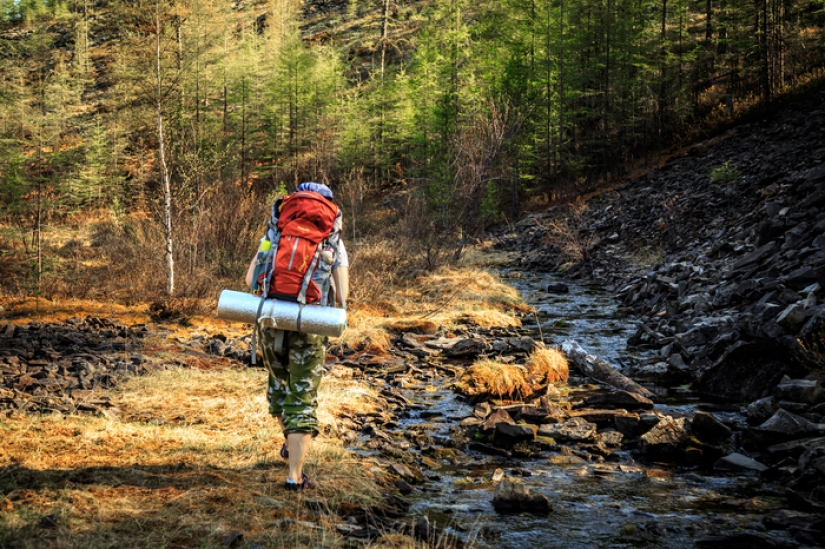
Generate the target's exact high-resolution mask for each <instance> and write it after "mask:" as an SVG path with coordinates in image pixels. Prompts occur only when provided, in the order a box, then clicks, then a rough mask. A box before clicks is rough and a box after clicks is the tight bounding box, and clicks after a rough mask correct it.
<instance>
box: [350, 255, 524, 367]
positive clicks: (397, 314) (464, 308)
mask: <svg viewBox="0 0 825 549" xmlns="http://www.w3.org/2000/svg"><path fill="white" fill-rule="evenodd" d="M380 303H381V307H379V308H376V307H375V306H373V305H371V304H359V305H356V306H353V307H351V308H350V310H349V325H348V327H347V330H346V331H345V332H344V335H343V336H342V337H341V341H342V342H343V343H346V344H347V345H349V346H351V347H358V346H359V345H361V344H362V342H364V341H367V340H368V341H369V343H370V344H371V345H372V346H374V348H375V350H376V351H378V350H383V351H386V350H387V349H388V348H389V343H390V341H391V339H392V338H391V335H390V333H391V332H394V331H408V329H409V330H412V329H414V328H416V327H419V328H420V329H421V331H422V332H434V331H436V330H437V329H438V328H439V327H443V328H444V329H447V330H449V329H451V328H453V327H454V326H455V325H457V324H466V323H471V324H475V325H478V326H480V327H483V328H489V327H492V326H520V325H521V321H520V320H519V319H518V318H517V317H516V315H515V313H517V312H528V311H531V310H532V309H530V307H529V306H527V305H526V304H525V303H524V302H523V301H522V300H521V296H520V295H519V294H518V292H517V291H516V290H515V289H514V288H512V287H510V286H508V285H506V284H505V283H503V282H501V281H500V280H499V279H498V278H497V277H495V276H494V275H492V274H491V273H489V272H487V271H484V270H481V269H479V268H477V267H466V268H449V267H444V268H441V269H439V270H437V271H435V272H432V273H427V274H425V275H421V276H419V277H417V278H416V279H414V280H413V281H411V282H410V283H408V284H406V285H404V286H402V287H400V288H398V289H396V290H395V291H391V288H390V287H387V288H386V291H385V293H383V294H382V295H381V300H380Z"/></svg>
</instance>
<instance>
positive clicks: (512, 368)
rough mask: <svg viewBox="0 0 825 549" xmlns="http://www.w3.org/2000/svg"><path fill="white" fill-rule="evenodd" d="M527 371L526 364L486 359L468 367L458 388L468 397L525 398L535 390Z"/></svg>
mask: <svg viewBox="0 0 825 549" xmlns="http://www.w3.org/2000/svg"><path fill="white" fill-rule="evenodd" d="M526 373H527V372H526V369H525V367H524V366H518V365H514V364H503V363H501V362H497V361H495V360H490V359H484V360H481V361H479V362H476V363H475V364H473V365H472V366H470V367H469V368H467V371H466V372H465V373H464V375H462V376H461V378H460V379H459V382H458V384H457V386H456V389H457V391H458V392H459V393H461V394H463V395H465V396H468V397H494V398H515V399H518V398H523V397H524V396H526V395H529V394H532V392H533V384H532V383H530V382H528V381H527V379H526V376H525V374H526Z"/></svg>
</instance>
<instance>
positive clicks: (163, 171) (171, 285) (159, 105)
mask: <svg viewBox="0 0 825 549" xmlns="http://www.w3.org/2000/svg"><path fill="white" fill-rule="evenodd" d="M161 33H162V29H161V24H160V5H159V4H158V3H156V4H155V38H156V41H155V46H156V49H155V61H156V62H157V84H158V87H157V97H156V102H155V107H156V109H157V124H158V126H157V127H158V161H159V163H160V176H161V179H162V180H163V232H164V238H165V241H166V250H165V255H164V259H165V263H166V294H167V295H168V296H170V297H171V296H172V295H174V293H175V260H174V257H173V256H172V186H171V183H170V181H169V169H168V168H167V166H166V152H165V150H164V143H163V88H162V82H161V75H162V73H161V67H160V59H161V50H160V46H161V44H160V42H161Z"/></svg>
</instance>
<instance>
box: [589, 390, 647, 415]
mask: <svg viewBox="0 0 825 549" xmlns="http://www.w3.org/2000/svg"><path fill="white" fill-rule="evenodd" d="M584 405H585V406H601V407H603V408H624V409H625V410H652V409H653V405H654V404H653V401H652V400H650V399H649V398H646V397H643V396H642V395H639V394H637V393H631V392H628V391H610V392H608V393H597V394H595V395H591V396H589V397H588V398H586V399H585V400H584Z"/></svg>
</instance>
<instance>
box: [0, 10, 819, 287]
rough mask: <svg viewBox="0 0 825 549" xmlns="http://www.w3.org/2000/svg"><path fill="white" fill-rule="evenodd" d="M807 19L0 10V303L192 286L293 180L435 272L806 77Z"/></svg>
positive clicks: (810, 28) (210, 280) (792, 14)
mask: <svg viewBox="0 0 825 549" xmlns="http://www.w3.org/2000/svg"><path fill="white" fill-rule="evenodd" d="M824 26H825V2H823V1H822V0H758V1H755V2H750V1H743V0H701V1H697V0H670V1H668V0H656V1H652V0H633V1H631V0H581V1H578V2H569V1H567V0H547V1H546V2H542V1H540V0H506V1H500V0H493V1H488V0H480V1H476V2H470V1H468V0H449V1H441V2H435V1H430V0H377V1H376V0H373V1H371V2H370V1H367V0H337V1H336V0H330V1H321V0H307V1H305V2H299V1H297V0H267V1H263V0H262V1H257V2H251V1H244V0H238V1H235V2H219V1H216V0H185V1H184V0H181V1H176V0H173V1H168V0H167V1H160V0H155V1H148V0H141V1H137V2H131V1H130V2H123V1H117V0H82V1H81V0H3V1H2V2H0V63H2V68H0V79H2V85H0V195H1V196H2V202H0V216H2V222H3V227H4V228H3V233H2V238H1V239H0V251H2V253H3V254H4V256H6V257H7V258H8V259H9V261H4V263H5V265H4V267H3V270H4V272H5V275H4V282H3V285H4V291H6V292H10V293H11V294H21V293H23V294H27V295H33V294H38V295H40V294H42V295H66V296H75V297H95V296H97V297H100V296H101V295H106V296H107V298H111V299H116V300H123V299H129V297H128V296H129V295H130V293H131V289H132V288H135V287H140V288H144V289H145V290H146V291H147V292H148V293H147V295H149V296H156V297H157V296H164V295H166V296H184V297H192V298H198V297H204V296H206V295H210V294H211V293H213V292H214V289H215V287H216V281H226V280H233V281H235V280H237V279H238V278H239V276H240V269H242V268H243V267H244V266H245V264H246V261H247V258H248V256H249V255H250V254H251V252H252V250H253V249H254V247H255V245H256V242H257V240H258V238H259V233H260V232H261V227H262V224H263V222H264V220H265V219H266V217H265V216H266V212H267V208H268V205H269V204H270V203H271V202H272V201H273V199H274V198H275V197H276V196H278V195H279V194H284V193H286V192H288V191H290V190H293V189H294V188H295V186H296V185H297V184H298V183H300V182H301V181H319V182H324V183H328V184H330V185H331V186H332V187H333V189H334V191H335V193H336V195H337V197H338V201H339V203H340V204H342V206H343V207H344V209H345V211H346V236H347V238H348V239H356V240H358V241H360V242H363V246H361V247H360V249H361V252H360V253H362V254H363V255H362V257H363V258H367V257H368V255H369V254H370V253H373V254H377V253H379V252H378V250H379V249H383V248H387V247H390V248H393V247H394V246H395V247H397V246H398V245H399V244H397V243H398V242H403V248H404V250H405V253H404V254H401V255H404V256H405V257H404V259H403V261H404V262H407V261H409V262H411V263H413V264H415V265H416V267H418V268H420V267H424V268H428V267H429V268H431V267H434V266H437V265H440V264H443V263H445V262H449V261H451V260H453V259H455V258H457V257H460V255H461V254H462V252H463V250H464V249H465V247H466V246H467V245H468V244H469V243H472V242H474V241H475V240H476V239H478V238H479V237H481V236H482V234H483V231H484V230H485V229H487V228H489V227H491V226H494V225H496V224H502V223H513V222H514V221H516V220H518V219H519V216H520V215H521V214H523V213H524V212H527V211H533V210H535V209H537V208H540V207H542V206H545V207H546V206H547V205H548V204H551V203H554V202H555V201H558V200H565V199H571V198H574V197H576V196H578V195H582V194H586V193H588V192H592V191H594V190H597V189H601V188H607V187H609V186H610V185H611V184H612V182H615V181H617V180H619V179H621V178H623V177H625V176H627V175H629V174H633V173H635V172H637V171H639V170H644V169H646V168H648V167H651V166H655V165H656V164H657V162H659V161H660V160H661V159H662V158H664V157H666V155H667V154H668V151H670V150H673V149H675V148H678V147H679V146H681V145H682V144H685V143H689V142H691V140H695V139H698V138H700V137H705V136H709V135H714V133H715V132H719V131H721V130H722V129H724V128H726V127H728V126H729V125H730V124H732V123H733V122H735V121H737V120H742V119H746V118H747V117H748V116H754V115H755V116H759V113H761V112H764V111H765V109H770V108H771V106H772V105H774V104H777V103H779V102H781V101H782V98H783V97H785V96H787V95H789V94H792V93H794V91H795V90H799V89H804V88H805V87H806V86H811V85H812V84H816V83H817V82H819V81H821V79H822V75H823V73H822V70H823V65H825V55H824V54H825V35H823V27H824ZM754 113H755V114H754ZM72 227H74V228H75V229H77V228H78V227H87V228H91V231H92V234H91V236H90V237H89V238H91V239H92V241H93V243H94V244H95V245H94V246H92V247H91V249H92V250H93V251H91V252H90V251H89V247H88V246H87V247H86V248H83V246H78V245H77V244H78V240H77V239H78V238H80V237H79V236H77V234H78V233H76V232H73V231H72ZM72 235H75V236H72ZM50 239H52V240H50ZM54 239H56V240H54ZM388 239H389V241H390V242H392V241H393V240H394V241H395V242H396V244H395V245H392V244H388V243H387V240H388ZM356 253H359V252H356ZM379 255H380V254H379ZM390 255H392V254H390ZM396 255H397V254H396ZM398 261H400V259H399V258H394V259H386V262H387V263H393V264H396V263H397V262H398ZM365 264H367V265H372V264H374V262H373V261H370V260H369V259H366V260H365ZM379 264H382V265H383V267H382V268H381V269H380V270H384V271H385V272H386V271H387V270H388V267H387V265H386V264H385V263H382V262H380V261H379ZM389 271H392V269H389ZM72 274H74V275H76V276H74V277H73V276H71V275H72ZM86 276H92V279H93V280H97V281H100V282H99V283H95V284H86V283H80V284H78V283H77V281H78V280H85V278H84V277H86ZM355 286H356V288H357V287H358V285H357V284H356V285H355ZM362 287H363V284H362ZM362 291H367V290H366V289H363V290H362Z"/></svg>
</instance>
